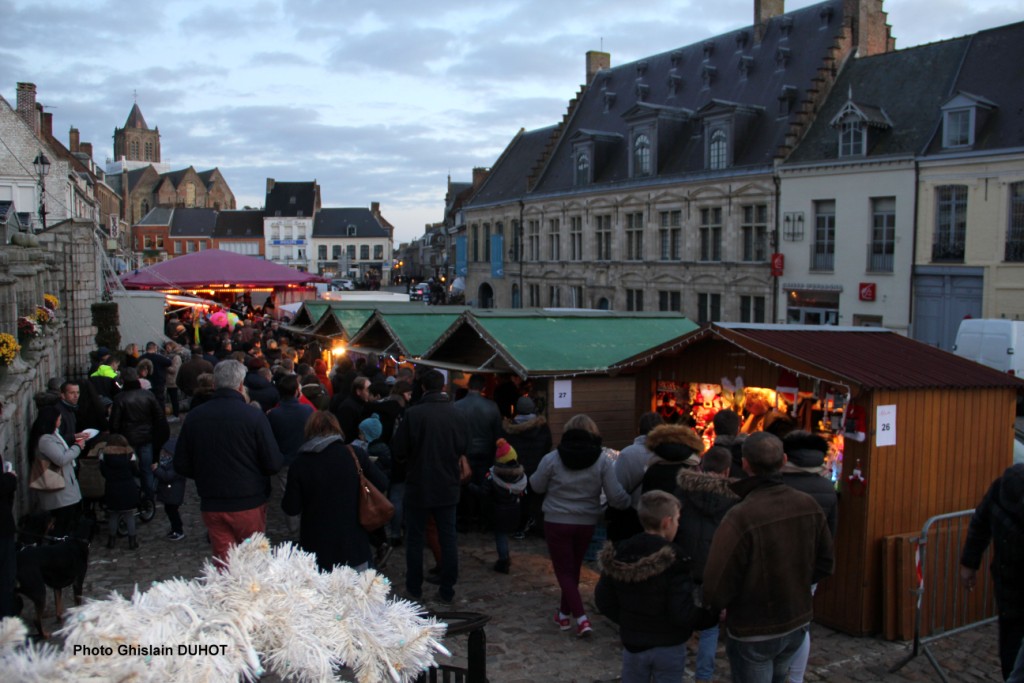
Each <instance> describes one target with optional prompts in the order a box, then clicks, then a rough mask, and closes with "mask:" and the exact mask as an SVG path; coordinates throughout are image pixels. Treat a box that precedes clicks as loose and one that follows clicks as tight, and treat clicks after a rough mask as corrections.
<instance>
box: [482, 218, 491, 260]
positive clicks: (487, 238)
mask: <svg viewBox="0 0 1024 683" xmlns="http://www.w3.org/2000/svg"><path fill="white" fill-rule="evenodd" d="M483 240H484V261H490V260H491V224H490V223H484V236H483Z"/></svg>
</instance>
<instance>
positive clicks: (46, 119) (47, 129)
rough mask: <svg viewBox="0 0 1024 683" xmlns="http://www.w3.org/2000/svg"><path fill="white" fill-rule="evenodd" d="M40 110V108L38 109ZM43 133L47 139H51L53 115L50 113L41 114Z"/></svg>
mask: <svg viewBox="0 0 1024 683" xmlns="http://www.w3.org/2000/svg"><path fill="white" fill-rule="evenodd" d="M40 109H42V107H40ZM43 133H44V134H45V135H46V137H48V138H52V137H53V114H51V113H50V112H44V113H43Z"/></svg>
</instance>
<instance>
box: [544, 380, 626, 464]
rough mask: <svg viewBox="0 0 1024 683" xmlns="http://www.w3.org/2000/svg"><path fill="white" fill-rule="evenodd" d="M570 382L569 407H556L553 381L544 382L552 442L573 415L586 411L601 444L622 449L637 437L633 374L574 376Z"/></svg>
mask: <svg viewBox="0 0 1024 683" xmlns="http://www.w3.org/2000/svg"><path fill="white" fill-rule="evenodd" d="M568 381H571V382H572V407H571V408H560V409H556V408H555V381H554V380H548V382H547V405H548V408H547V419H548V424H549V425H550V426H551V438H552V439H553V441H554V443H555V445H557V444H558V441H559V439H560V438H561V436H562V431H563V430H562V427H563V425H564V424H565V423H566V422H567V421H568V420H569V418H571V417H572V416H574V415H579V414H580V413H583V414H585V415H589V416H590V418H591V419H593V420H594V422H596V423H597V428H598V429H600V430H601V437H602V439H603V442H604V445H605V446H607V447H609V448H614V449H616V450H622V449H623V448H625V447H626V446H628V445H629V444H631V443H633V439H634V438H635V437H636V428H637V427H636V425H637V420H636V417H635V415H636V406H635V402H634V396H635V393H636V392H635V388H634V381H635V380H634V378H633V377H632V376H629V377H604V376H601V377H575V378H573V379H571V380H568ZM534 382H535V383H536V382H537V380H534Z"/></svg>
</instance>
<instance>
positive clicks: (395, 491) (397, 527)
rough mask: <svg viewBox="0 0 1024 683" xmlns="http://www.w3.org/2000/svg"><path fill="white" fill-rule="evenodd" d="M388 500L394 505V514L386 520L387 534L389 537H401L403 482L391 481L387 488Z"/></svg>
mask: <svg viewBox="0 0 1024 683" xmlns="http://www.w3.org/2000/svg"><path fill="white" fill-rule="evenodd" d="M388 500H390V501H391V504H392V505H394V506H395V516H394V517H392V518H391V521H390V522H388V536H389V537H390V538H391V539H396V538H401V537H402V519H404V512H405V482H404V481H393V482H391V486H390V487H389V488H388Z"/></svg>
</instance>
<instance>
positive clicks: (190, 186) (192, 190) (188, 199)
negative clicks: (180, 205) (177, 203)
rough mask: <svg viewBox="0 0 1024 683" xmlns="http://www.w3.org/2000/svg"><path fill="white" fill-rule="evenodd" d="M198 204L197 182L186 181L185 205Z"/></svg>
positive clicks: (192, 205)
mask: <svg viewBox="0 0 1024 683" xmlns="http://www.w3.org/2000/svg"><path fill="white" fill-rule="evenodd" d="M195 205H196V184H195V183H185V206H188V207H194V206H195Z"/></svg>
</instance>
